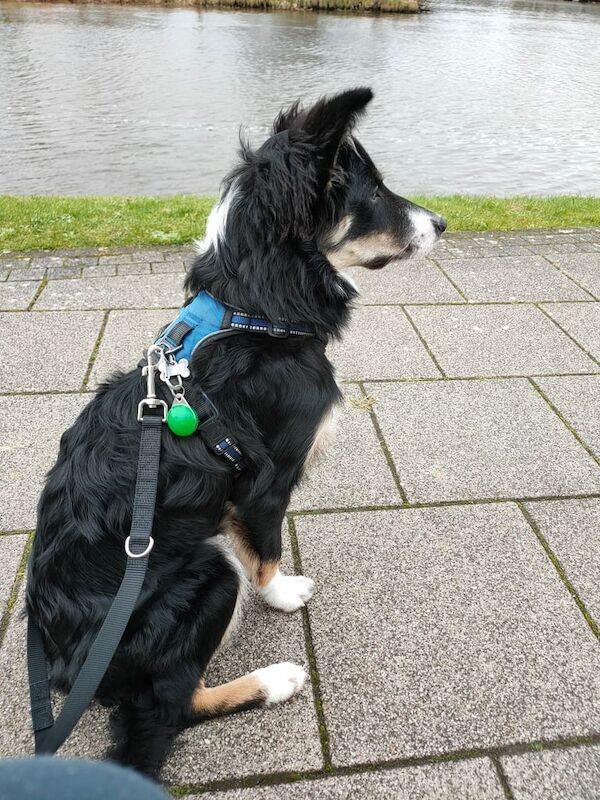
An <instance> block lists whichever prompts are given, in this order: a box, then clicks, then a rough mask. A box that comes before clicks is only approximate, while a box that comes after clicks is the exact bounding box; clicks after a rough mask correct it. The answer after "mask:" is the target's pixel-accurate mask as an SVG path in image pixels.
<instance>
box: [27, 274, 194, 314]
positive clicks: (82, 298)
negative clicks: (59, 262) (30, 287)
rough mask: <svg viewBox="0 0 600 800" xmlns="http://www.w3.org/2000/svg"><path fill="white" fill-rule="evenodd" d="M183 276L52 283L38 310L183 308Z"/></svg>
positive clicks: (126, 276)
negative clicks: (181, 306)
mask: <svg viewBox="0 0 600 800" xmlns="http://www.w3.org/2000/svg"><path fill="white" fill-rule="evenodd" d="M181 283H182V280H181V276H180V275H156V276H154V275H140V276H137V275H123V276H118V277H116V278H80V279H79V280H64V281H52V282H51V283H49V284H48V285H47V286H46V288H45V289H44V291H43V292H42V294H41V295H40V298H39V300H38V301H37V303H36V308H42V309H44V308H54V309H56V308H111V307H117V308H179V306H180V305H181V303H182V302H183V291H182V286H181Z"/></svg>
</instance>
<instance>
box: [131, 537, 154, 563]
mask: <svg viewBox="0 0 600 800" xmlns="http://www.w3.org/2000/svg"><path fill="white" fill-rule="evenodd" d="M130 540H131V536H128V537H127V538H126V539H125V552H126V553H127V555H128V556H129V558H144V556H147V555H148V553H149V552H150V551H151V550H152V548H153V547H154V539H153V538H152V537H150V539H149V541H148V546H147V547H146V549H145V550H144V552H143V553H132V552H131V549H130V547H129V542H130Z"/></svg>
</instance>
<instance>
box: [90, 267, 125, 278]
mask: <svg viewBox="0 0 600 800" xmlns="http://www.w3.org/2000/svg"><path fill="white" fill-rule="evenodd" d="M116 274H117V268H116V267H115V266H113V265H111V264H95V265H94V266H92V267H84V269H83V277H84V278H111V277H112V276H113V275H116Z"/></svg>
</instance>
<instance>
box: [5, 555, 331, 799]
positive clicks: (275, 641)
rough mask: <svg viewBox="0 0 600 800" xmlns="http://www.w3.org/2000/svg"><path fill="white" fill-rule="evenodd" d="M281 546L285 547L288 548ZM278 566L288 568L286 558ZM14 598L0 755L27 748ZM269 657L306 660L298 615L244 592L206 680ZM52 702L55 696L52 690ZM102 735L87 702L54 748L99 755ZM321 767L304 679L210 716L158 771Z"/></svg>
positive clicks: (216, 774)
mask: <svg viewBox="0 0 600 800" xmlns="http://www.w3.org/2000/svg"><path fill="white" fill-rule="evenodd" d="M288 552H289V548H288ZM286 571H287V572H291V571H292V570H291V569H290V568H289V564H287V566H286ZM20 595H21V602H20V603H19V604H17V608H16V609H15V610H14V611H13V613H12V617H11V622H10V625H9V628H8V631H7V636H6V639H5V642H4V644H3V646H2V648H1V649H0V718H1V719H2V720H3V724H2V726H0V757H7V756H17V755H26V754H28V753H31V752H32V741H31V734H30V723H29V702H28V699H27V698H28V695H27V683H26V668H25V629H26V623H25V621H24V620H22V619H21V618H20V617H21V615H20V613H19V612H20V610H21V609H22V607H23V590H21V593H20ZM277 661H295V662H296V663H299V664H305V663H306V654H305V648H304V635H303V630H302V617H301V615H300V614H296V615H287V614H283V613H278V612H276V611H273V610H272V609H268V608H266V607H265V606H264V604H262V602H259V601H258V600H256V599H255V598H249V600H248V603H247V607H246V611H245V614H244V617H243V620H242V623H241V625H240V627H239V628H238V631H237V632H236V633H235V635H234V636H233V637H232V639H231V640H230V642H229V644H228V646H227V647H226V648H224V649H223V650H222V651H221V652H220V653H219V654H217V655H216V656H215V659H214V662H213V664H211V666H210V668H209V671H208V673H207V678H206V683H207V685H209V686H211V685H216V684H217V683H221V682H222V681H225V680H231V679H233V678H236V677H239V676H240V675H242V674H244V673H246V672H248V671H251V670H254V669H258V668H259V667H263V666H268V665H269V664H271V663H274V662H277ZM54 699H55V703H56V708H58V706H59V705H60V703H62V698H61V697H59V696H56V697H55V698H54ZM109 742H110V736H109V726H108V711H107V710H106V709H103V708H101V707H99V706H97V705H95V704H94V705H93V706H92V708H90V709H89V710H88V711H87V712H86V714H85V715H84V717H83V719H82V720H81V722H80V723H79V725H78V726H77V728H76V729H75V731H74V733H73V735H72V737H71V738H70V739H69V741H68V742H67V743H66V745H65V747H63V748H62V749H61V754H62V755H66V756H67V755H68V756H73V757H89V758H102V757H103V755H104V754H105V752H106V749H107V746H108V744H109ZM321 767H322V757H321V746H320V741H319V732H318V726H317V721H316V716H315V713H314V707H313V702H312V692H311V688H310V685H309V684H308V685H306V686H305V687H304V689H303V691H302V692H301V694H300V695H298V696H297V697H295V698H293V699H292V700H290V701H289V702H288V703H284V704H282V705H279V706H272V707H270V708H265V709H256V710H254V711H248V712H245V713H242V714H236V715H234V716H230V717H223V718H220V719H215V720H211V721H210V722H206V723H204V724H202V725H199V726H196V727H194V728H190V729H188V730H187V731H185V732H184V733H183V734H181V735H180V736H179V737H178V739H177V740H176V744H175V748H174V750H173V753H172V755H171V758H170V759H169V761H168V762H167V764H166V765H165V768H164V771H163V774H162V778H163V780H165V781H168V782H169V783H177V784H182V783H200V782H204V781H210V780H219V779H223V778H230V777H238V776H240V775H244V774H254V773H261V772H271V771H279V770H281V771H288V770H305V769H319V768H321Z"/></svg>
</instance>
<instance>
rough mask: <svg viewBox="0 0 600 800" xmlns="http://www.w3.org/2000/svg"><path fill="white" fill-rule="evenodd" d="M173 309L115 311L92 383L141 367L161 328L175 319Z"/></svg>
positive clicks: (95, 364) (110, 319) (96, 362)
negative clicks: (119, 372) (144, 354)
mask: <svg viewBox="0 0 600 800" xmlns="http://www.w3.org/2000/svg"><path fill="white" fill-rule="evenodd" d="M173 317H174V314H173V312H172V311H167V310H159V311H154V310H152V311H111V312H110V314H109V315H108V322H107V324H106V328H105V330H104V336H103V337H102V341H101V343H100V347H99V349H98V355H97V357H96V361H95V362H94V368H93V370H92V374H91V377H90V385H92V386H95V385H98V384H99V383H101V382H102V381H103V380H106V378H108V376H109V375H111V374H112V373H113V372H114V371H115V370H118V369H122V370H124V371H125V372H127V371H128V370H130V369H134V368H135V367H136V366H137V363H138V361H139V360H140V358H141V357H142V355H143V351H144V350H145V348H147V347H148V345H150V344H152V342H153V341H154V339H155V338H156V336H157V335H158V332H159V331H160V329H161V328H162V327H163V326H164V325H166V324H167V323H168V322H171V320H172V319H173Z"/></svg>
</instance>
